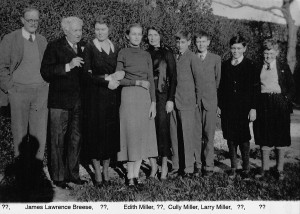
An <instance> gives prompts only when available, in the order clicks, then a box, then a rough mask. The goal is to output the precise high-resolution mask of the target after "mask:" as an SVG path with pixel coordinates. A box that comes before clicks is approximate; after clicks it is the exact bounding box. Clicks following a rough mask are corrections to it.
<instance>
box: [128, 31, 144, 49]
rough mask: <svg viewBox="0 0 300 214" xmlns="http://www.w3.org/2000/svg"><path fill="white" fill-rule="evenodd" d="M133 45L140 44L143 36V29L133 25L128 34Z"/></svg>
mask: <svg viewBox="0 0 300 214" xmlns="http://www.w3.org/2000/svg"><path fill="white" fill-rule="evenodd" d="M126 37H127V39H128V40H129V42H130V44H131V45H132V46H140V44H141V42H142V37H143V30H142V28H140V27H131V28H130V32H129V35H126Z"/></svg>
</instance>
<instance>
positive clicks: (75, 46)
mask: <svg viewBox="0 0 300 214" xmlns="http://www.w3.org/2000/svg"><path fill="white" fill-rule="evenodd" d="M72 48H73V50H74V52H75V53H76V54H77V45H75V44H73V47H72Z"/></svg>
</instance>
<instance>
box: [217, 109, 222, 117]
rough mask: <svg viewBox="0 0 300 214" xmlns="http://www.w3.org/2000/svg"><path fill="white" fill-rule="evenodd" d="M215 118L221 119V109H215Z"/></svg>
mask: <svg viewBox="0 0 300 214" xmlns="http://www.w3.org/2000/svg"><path fill="white" fill-rule="evenodd" d="M217 117H221V109H220V108H219V107H218V108H217Z"/></svg>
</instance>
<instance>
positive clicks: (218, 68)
mask: <svg viewBox="0 0 300 214" xmlns="http://www.w3.org/2000/svg"><path fill="white" fill-rule="evenodd" d="M215 75H216V86H217V89H218V88H219V84H220V80H221V57H220V56H218V55H216V65H215Z"/></svg>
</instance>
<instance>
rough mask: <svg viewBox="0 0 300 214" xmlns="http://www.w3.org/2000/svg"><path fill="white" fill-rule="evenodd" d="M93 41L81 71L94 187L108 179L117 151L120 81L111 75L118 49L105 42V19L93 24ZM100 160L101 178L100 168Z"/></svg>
mask: <svg viewBox="0 0 300 214" xmlns="http://www.w3.org/2000/svg"><path fill="white" fill-rule="evenodd" d="M94 27H95V36H96V38H95V39H94V40H93V41H91V42H89V43H88V44H87V45H86V47H85V51H84V53H85V55H84V71H85V72H86V73H85V74H86V76H88V78H87V82H86V89H85V91H84V96H83V99H84V102H83V109H84V120H83V129H84V132H83V137H84V140H83V143H84V144H85V150H86V151H85V152H86V155H87V157H88V158H89V159H92V163H93V166H94V169H95V184H96V185H97V186H98V187H101V186H102V184H103V183H105V182H107V181H108V180H109V177H108V167H109V163H110V158H111V157H112V156H114V155H116V154H117V152H118V151H119V150H120V135H119V132H120V126H119V104H120V101H119V98H120V95H119V93H120V92H119V89H117V88H118V86H119V84H120V83H119V81H118V80H119V79H120V78H122V75H121V76H118V74H116V73H114V72H115V69H116V66H117V56H118V48H117V47H116V46H115V45H114V44H113V43H112V42H111V41H110V40H109V39H108V35H109V29H110V27H111V26H110V24H109V20H108V19H107V18H106V17H105V16H99V17H98V18H97V19H96V20H95V23H94ZM100 160H103V178H104V181H102V174H101V169H100Z"/></svg>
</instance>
